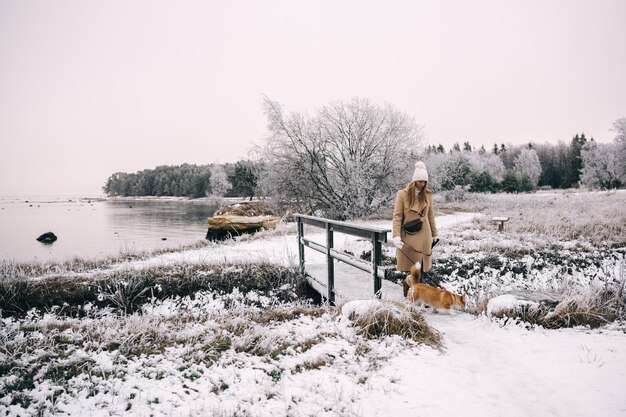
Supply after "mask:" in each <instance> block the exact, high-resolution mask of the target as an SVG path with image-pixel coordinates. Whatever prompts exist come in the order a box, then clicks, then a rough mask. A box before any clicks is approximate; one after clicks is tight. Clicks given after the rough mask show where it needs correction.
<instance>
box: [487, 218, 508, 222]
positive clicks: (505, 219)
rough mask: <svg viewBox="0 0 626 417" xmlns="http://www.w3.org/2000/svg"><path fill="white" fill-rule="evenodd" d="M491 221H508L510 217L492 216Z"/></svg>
mask: <svg viewBox="0 0 626 417" xmlns="http://www.w3.org/2000/svg"><path fill="white" fill-rule="evenodd" d="M491 221H492V222H508V221H509V218H508V217H492V218H491Z"/></svg>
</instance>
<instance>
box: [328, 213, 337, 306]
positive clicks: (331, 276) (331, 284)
mask: <svg viewBox="0 0 626 417" xmlns="http://www.w3.org/2000/svg"><path fill="white" fill-rule="evenodd" d="M332 248H333V226H332V225H331V224H330V223H326V265H327V267H328V303H329V304H330V305H335V260H334V259H333V257H332V256H331V254H330V250H331V249H332Z"/></svg>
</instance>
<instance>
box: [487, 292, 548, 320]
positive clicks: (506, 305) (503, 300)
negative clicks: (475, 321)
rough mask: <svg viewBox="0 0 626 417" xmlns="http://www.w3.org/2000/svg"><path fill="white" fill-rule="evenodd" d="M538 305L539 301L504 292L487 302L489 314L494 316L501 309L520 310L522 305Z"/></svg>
mask: <svg viewBox="0 0 626 417" xmlns="http://www.w3.org/2000/svg"><path fill="white" fill-rule="evenodd" d="M524 306H528V307H531V308H532V307H538V306H539V303H535V302H533V301H527V300H520V299H519V298H517V297H516V296H515V295H513V294H504V295H499V296H497V297H493V298H491V299H489V302H488V303H487V315H488V316H492V315H494V314H497V313H499V312H501V311H507V310H518V309H519V308H520V307H524Z"/></svg>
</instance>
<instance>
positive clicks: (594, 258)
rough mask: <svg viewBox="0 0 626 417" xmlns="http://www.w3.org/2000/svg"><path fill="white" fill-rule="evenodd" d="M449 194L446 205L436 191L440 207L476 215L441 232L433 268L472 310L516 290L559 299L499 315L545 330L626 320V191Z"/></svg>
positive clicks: (525, 294)
mask: <svg viewBox="0 0 626 417" xmlns="http://www.w3.org/2000/svg"><path fill="white" fill-rule="evenodd" d="M453 196H454V197H455V198H451V197H450V196H448V197H447V198H448V200H449V201H448V202H447V203H446V202H445V200H446V196H445V195H444V196H443V197H440V198H441V199H442V201H441V204H442V206H443V207H444V208H445V207H448V208H449V207H450V205H453V206H457V207H463V208H464V209H466V210H470V209H471V210H476V211H478V212H479V213H480V215H477V216H475V217H474V219H473V220H472V221H471V222H469V223H465V224H461V225H457V226H456V227H454V228H452V229H451V230H446V231H445V232H444V234H443V238H444V239H443V241H442V243H441V244H440V245H439V246H438V247H437V249H436V251H435V257H436V261H435V262H434V266H433V270H432V272H433V273H434V276H435V277H436V278H438V279H440V280H442V281H443V282H444V285H445V286H446V287H447V288H448V289H451V290H453V291H456V292H459V293H464V294H467V295H468V296H469V297H468V298H469V300H470V306H471V308H472V310H473V311H474V312H476V313H477V314H481V313H483V312H485V311H486V308H487V303H488V301H489V299H491V298H493V297H495V296H498V295H501V294H504V293H510V292H514V293H518V294H519V295H521V296H522V297H526V298H528V297H531V298H543V299H544V300H550V299H555V300H556V302H555V303H544V304H542V305H541V306H539V307H536V308H530V309H528V308H521V309H520V308H513V309H509V310H506V311H499V312H498V314H497V316H499V317H502V316H507V317H511V318H515V319H517V320H522V321H524V322H528V323H532V324H539V325H542V326H545V327H549V328H556V327H570V326H577V325H590V326H592V327H597V326H601V325H604V324H607V323H610V322H612V321H614V320H617V319H621V320H624V319H626V313H625V306H626V294H625V292H624V285H625V282H626V280H625V277H624V272H623V271H624V265H625V264H626V261H625V259H626V258H625V255H626V193H624V192H604V193H556V194H548V195H544V194H539V193H538V194H530V195H490V194H486V195H482V194H478V195H477V194H462V195H461V196H459V194H458V193H457V194H453ZM591 202H593V204H592V206H593V209H590V208H589V205H590V203H591ZM496 215H497V216H508V217H509V218H510V221H509V222H507V223H506V224H505V228H504V231H503V232H499V233H498V232H496V226H495V225H494V224H493V223H491V222H490V219H491V217H492V216H496ZM556 304H558V305H556ZM555 305H556V309H555Z"/></svg>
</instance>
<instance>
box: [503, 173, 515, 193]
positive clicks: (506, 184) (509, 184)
mask: <svg viewBox="0 0 626 417" xmlns="http://www.w3.org/2000/svg"><path fill="white" fill-rule="evenodd" d="M500 189H501V190H502V191H504V192H506V193H516V192H518V191H519V181H518V180H517V175H515V172H513V171H511V170H509V171H507V172H505V173H504V178H502V182H501V183H500Z"/></svg>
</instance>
